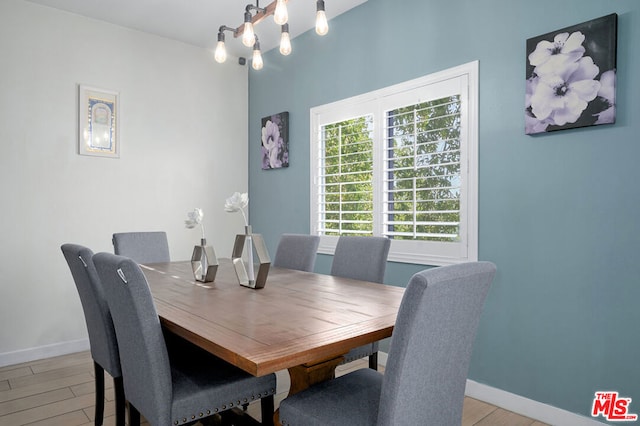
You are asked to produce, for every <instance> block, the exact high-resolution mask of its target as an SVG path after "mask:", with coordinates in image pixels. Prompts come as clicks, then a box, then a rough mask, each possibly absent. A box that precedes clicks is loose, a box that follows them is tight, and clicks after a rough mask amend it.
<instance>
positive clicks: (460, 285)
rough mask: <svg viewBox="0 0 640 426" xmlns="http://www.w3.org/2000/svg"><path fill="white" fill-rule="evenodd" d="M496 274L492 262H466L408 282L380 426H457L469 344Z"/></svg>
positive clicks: (385, 380) (385, 383)
mask: <svg viewBox="0 0 640 426" xmlns="http://www.w3.org/2000/svg"><path fill="white" fill-rule="evenodd" d="M495 272H496V267H495V265H494V264H493V263H491V262H471V263H465V264H459V265H452V266H443V267H439V268H433V269H428V270H425V271H422V272H419V273H417V274H415V275H414V276H413V277H412V278H411V280H410V281H409V285H408V286H407V289H406V290H405V294H404V297H403V299H402V303H401V304H400V310H399V312H398V317H397V320H396V325H395V328H394V331H393V337H392V341H391V346H390V350H389V357H388V360H387V365H386V368H385V374H384V378H383V383H382V391H381V396H380V407H379V411H378V423H377V424H378V425H379V426H382V425H384V426H390V425H394V426H395V425H417V424H426V423H428V424H434V425H459V424H460V423H461V421H462V405H463V403H464V390H465V384H466V379H467V373H468V370H469V362H470V359H471V352H472V347H473V342H474V340H475V336H476V331H477V328H478V322H479V320H480V315H481V313H482V307H483V305H484V299H485V297H486V295H487V293H488V291H489V287H490V285H491V282H492V281H493V278H494V276H495Z"/></svg>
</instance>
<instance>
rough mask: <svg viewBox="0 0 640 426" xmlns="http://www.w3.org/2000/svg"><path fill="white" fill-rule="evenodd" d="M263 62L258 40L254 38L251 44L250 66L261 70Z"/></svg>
mask: <svg viewBox="0 0 640 426" xmlns="http://www.w3.org/2000/svg"><path fill="white" fill-rule="evenodd" d="M263 65H264V63H263V62H262V53H261V52H260V42H259V41H258V40H257V38H256V40H255V44H254V45H253V59H252V60H251V66H252V67H253V69H254V70H256V71H257V70H261V69H262V67H263Z"/></svg>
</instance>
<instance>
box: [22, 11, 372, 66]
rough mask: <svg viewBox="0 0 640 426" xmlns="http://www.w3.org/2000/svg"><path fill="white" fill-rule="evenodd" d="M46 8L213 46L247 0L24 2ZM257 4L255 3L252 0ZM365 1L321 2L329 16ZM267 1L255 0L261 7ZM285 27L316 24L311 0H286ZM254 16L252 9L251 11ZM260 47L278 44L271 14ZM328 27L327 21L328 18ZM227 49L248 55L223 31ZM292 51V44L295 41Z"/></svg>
mask: <svg viewBox="0 0 640 426" xmlns="http://www.w3.org/2000/svg"><path fill="white" fill-rule="evenodd" d="M27 1H30V2H32V3H38V4H41V5H44V6H49V7H53V8H56V9H61V10H65V11H68V12H72V13H76V14H78V15H83V16H87V17H90V18H94V19H99V20H101V21H106V22H110V23H112V24H116V25H120V26H123V27H126V28H131V29H135V30H139V31H143V32H146V33H150V34H155V35H158V36H162V37H166V38H170V39H173V40H178V41H181V42H184V43H188V44H192V45H194V46H199V47H203V48H206V49H211V50H213V49H214V48H215V45H216V42H217V34H218V27H220V26H221V25H227V26H229V27H234V28H236V27H238V26H240V25H241V24H242V22H243V15H244V10H245V6H247V4H250V3H251V0H244V1H242V0H27ZM253 1H254V2H253V4H254V5H255V4H256V3H255V1H256V0H253ZM365 1H367V0H325V7H326V14H327V18H328V19H329V20H330V19H331V18H333V17H335V16H337V15H339V14H341V13H343V12H346V11H347V10H349V9H352V8H353V7H355V6H358V5H359V4H362V3H364V2H365ZM269 3H271V0H263V1H261V2H259V5H260V7H265V6H267V5H268V4H269ZM287 5H288V10H289V31H290V34H291V37H292V38H295V37H296V36H297V35H299V34H302V33H303V32H305V31H307V30H309V29H311V28H314V27H315V11H316V2H315V1H314V0H288V3H287ZM253 14H255V12H253ZM255 28H256V33H257V34H258V36H259V37H260V46H261V48H262V51H264V52H266V51H268V50H270V49H272V48H274V47H276V46H278V44H279V42H280V28H279V26H278V25H276V24H275V23H274V22H273V18H272V17H269V18H267V19H266V20H265V21H263V22H261V23H259V24H258V25H256V27H255ZM329 28H331V22H329ZM225 35H226V47H227V52H228V53H229V54H230V55H234V56H244V57H250V56H251V50H250V48H248V47H245V46H244V45H243V44H242V41H241V40H240V39H234V38H233V36H232V35H231V33H228V32H227V33H226V34H225ZM293 48H294V50H295V42H293Z"/></svg>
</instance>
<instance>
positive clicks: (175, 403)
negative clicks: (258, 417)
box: [169, 342, 276, 423]
mask: <svg viewBox="0 0 640 426" xmlns="http://www.w3.org/2000/svg"><path fill="white" fill-rule="evenodd" d="M172 343H173V345H172V347H171V348H170V355H169V356H170V358H171V376H172V381H173V400H172V407H171V419H172V423H173V422H175V421H176V420H177V421H179V422H181V423H182V422H183V420H184V419H187V421H191V420H197V419H199V418H200V417H206V416H208V415H212V414H215V413H218V412H221V411H224V410H227V409H230V408H233V407H236V406H241V405H242V404H248V403H250V402H253V401H258V400H259V399H260V398H262V397H265V396H267V395H273V394H275V391H276V377H275V374H269V375H266V376H263V377H254V376H252V375H251V374H249V373H247V372H245V371H242V370H240V369H239V368H237V367H235V366H233V365H231V364H229V363H227V362H225V361H223V360H221V359H220V358H217V357H215V356H212V355H210V354H208V353H207V352H205V351H203V350H201V349H200V348H197V347H195V346H193V345H189V344H187V345H185V344H182V345H175V342H172Z"/></svg>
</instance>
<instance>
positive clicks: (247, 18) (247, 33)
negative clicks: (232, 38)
mask: <svg viewBox="0 0 640 426" xmlns="http://www.w3.org/2000/svg"><path fill="white" fill-rule="evenodd" d="M255 41H256V35H255V33H254V32H253V24H252V23H251V13H250V12H248V11H247V12H245V13H244V31H243V32H242V44H244V45H245V46H247V47H251V46H253V43H255Z"/></svg>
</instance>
